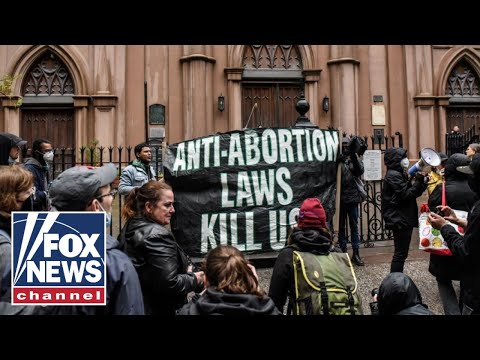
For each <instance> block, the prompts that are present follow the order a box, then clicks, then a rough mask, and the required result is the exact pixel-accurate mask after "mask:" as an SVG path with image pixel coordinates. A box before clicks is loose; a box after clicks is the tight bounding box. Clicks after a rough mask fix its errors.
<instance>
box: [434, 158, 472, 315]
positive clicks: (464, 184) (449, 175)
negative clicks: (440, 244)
mask: <svg viewBox="0 0 480 360" xmlns="http://www.w3.org/2000/svg"><path fill="white" fill-rule="evenodd" d="M469 162H470V159H469V158H468V156H466V155H464V154H453V155H452V156H450V158H449V159H448V161H447V163H446V166H445V195H446V196H445V197H446V204H448V205H449V206H450V207H451V208H453V209H455V210H463V211H467V212H469V211H470V210H471V208H472V206H473V204H474V203H475V202H476V201H477V200H478V196H477V194H475V192H473V191H472V190H471V189H470V187H469V186H468V175H466V174H464V173H462V172H459V171H457V167H459V166H466V165H468V164H469ZM442 188H443V186H442V184H439V185H438V186H437V187H436V188H435V190H434V191H433V192H432V194H431V196H430V197H429V199H428V207H429V209H430V210H435V209H436V208H437V206H439V205H442ZM428 270H429V271H430V273H431V274H432V275H433V276H435V278H436V280H437V284H438V292H439V294H440V300H441V301H442V304H443V310H444V314H445V315H460V314H461V307H462V304H461V301H460V299H458V298H457V295H456V294H455V289H454V287H453V284H452V280H460V279H461V264H460V262H459V260H458V258H457V257H456V256H441V255H436V254H430V264H429V267H428ZM460 288H461V287H460Z"/></svg>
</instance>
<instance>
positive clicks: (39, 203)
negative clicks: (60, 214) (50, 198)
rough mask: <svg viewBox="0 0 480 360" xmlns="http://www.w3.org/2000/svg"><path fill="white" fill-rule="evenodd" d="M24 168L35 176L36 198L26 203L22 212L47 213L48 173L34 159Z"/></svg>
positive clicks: (28, 161)
mask: <svg viewBox="0 0 480 360" xmlns="http://www.w3.org/2000/svg"><path fill="white" fill-rule="evenodd" d="M24 166H25V168H26V169H27V170H28V171H30V172H31V173H32V174H33V179H34V181H35V182H34V185H35V196H32V197H31V199H28V200H27V201H25V202H24V205H23V207H22V211H31V210H33V211H47V210H48V209H47V190H48V189H47V186H48V185H47V175H48V171H47V170H46V169H45V168H44V167H43V165H42V164H40V163H39V162H38V161H37V160H36V159H34V158H28V159H27V160H26V161H25V164H24Z"/></svg>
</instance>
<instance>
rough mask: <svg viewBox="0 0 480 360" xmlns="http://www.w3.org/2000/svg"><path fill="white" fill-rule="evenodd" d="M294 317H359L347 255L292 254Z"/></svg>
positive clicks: (359, 302)
mask: <svg viewBox="0 0 480 360" xmlns="http://www.w3.org/2000/svg"><path fill="white" fill-rule="evenodd" d="M293 271H294V279H295V294H294V301H293V313H294V314H295V315H362V314H363V311H362V302H361V299H360V296H359V295H358V292H357V278H356V277H355V272H354V270H353V266H352V263H351V262H350V258H349V257H348V254H345V253H333V252H332V253H330V254H328V255H315V254H312V253H309V252H301V251H294V252H293Z"/></svg>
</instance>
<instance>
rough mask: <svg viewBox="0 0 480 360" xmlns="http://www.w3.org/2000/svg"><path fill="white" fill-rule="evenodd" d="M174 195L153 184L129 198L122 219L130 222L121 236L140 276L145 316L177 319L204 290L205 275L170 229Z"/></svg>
mask: <svg viewBox="0 0 480 360" xmlns="http://www.w3.org/2000/svg"><path fill="white" fill-rule="evenodd" d="M173 201H174V197H173V191H172V188H171V186H170V185H168V184H166V183H165V182H163V181H149V182H147V183H145V184H144V185H142V186H141V187H137V188H134V189H133V190H132V191H130V193H129V194H128V196H127V198H126V200H125V205H124V207H123V209H122V215H123V217H124V218H125V219H126V220H127V222H126V223H125V225H124V227H123V228H122V231H121V233H120V235H119V240H120V242H121V243H122V244H124V245H123V246H124V249H125V252H126V253H127V254H128V256H129V257H130V259H132V262H133V264H134V266H135V268H136V270H137V272H138V276H139V278H140V282H141V285H142V292H143V301H144V304H145V312H146V314H148V315H150V314H151V315H175V311H176V310H178V309H179V308H181V307H182V306H183V305H184V304H185V303H186V302H187V294H188V293H189V292H191V291H201V290H203V276H204V273H203V271H198V272H192V266H193V265H192V264H191V262H190V261H189V258H188V256H187V255H186V254H185V252H184V251H183V249H182V248H181V246H180V245H179V244H178V243H177V241H176V240H175V237H174V236H173V234H172V233H171V232H170V230H168V229H167V228H166V226H167V225H169V224H170V219H171V217H172V215H173V213H174V212H175V209H174V207H173Z"/></svg>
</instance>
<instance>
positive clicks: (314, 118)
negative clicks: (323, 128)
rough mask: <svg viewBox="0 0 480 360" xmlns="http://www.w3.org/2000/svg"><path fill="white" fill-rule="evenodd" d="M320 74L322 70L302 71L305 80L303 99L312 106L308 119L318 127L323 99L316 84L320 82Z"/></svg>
mask: <svg viewBox="0 0 480 360" xmlns="http://www.w3.org/2000/svg"><path fill="white" fill-rule="evenodd" d="M321 72H322V70H320V69H308V70H303V76H304V79H305V99H306V100H307V101H308V102H309V103H310V104H312V105H311V107H310V110H309V113H308V115H309V116H308V117H309V118H310V121H311V122H312V123H313V124H316V125H319V126H320V112H321V106H322V99H323V96H321V95H320V94H319V93H318V82H319V81H320V73H321ZM325 95H326V94H325Z"/></svg>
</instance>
